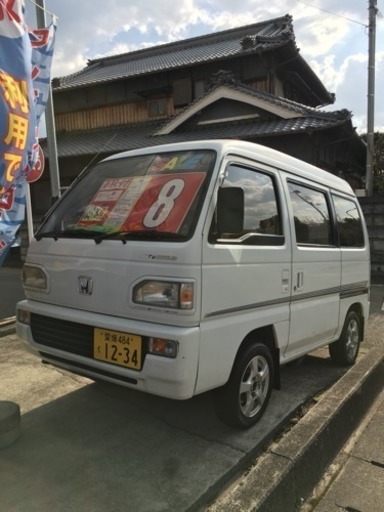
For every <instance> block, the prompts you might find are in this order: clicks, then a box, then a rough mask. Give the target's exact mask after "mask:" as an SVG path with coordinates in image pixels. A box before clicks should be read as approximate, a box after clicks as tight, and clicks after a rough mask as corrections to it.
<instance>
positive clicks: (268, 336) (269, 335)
mask: <svg viewBox="0 0 384 512" xmlns="http://www.w3.org/2000/svg"><path fill="white" fill-rule="evenodd" d="M254 343H262V344H263V345H265V346H266V347H267V348H269V350H270V352H271V354H272V359H273V366H274V381H273V384H274V387H275V389H280V387H281V382H280V349H279V348H278V345H277V341H276V332H275V329H274V326H273V325H266V326H264V327H258V328H257V329H254V330H253V331H251V332H249V333H248V334H247V335H246V336H245V338H244V339H243V341H242V342H241V343H240V346H239V348H238V351H237V354H236V357H235V360H234V362H233V364H235V362H236V360H237V359H238V357H239V356H240V354H242V352H244V350H246V349H247V348H248V347H249V346H250V345H253V344H254Z"/></svg>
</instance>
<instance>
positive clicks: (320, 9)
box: [296, 0, 368, 28]
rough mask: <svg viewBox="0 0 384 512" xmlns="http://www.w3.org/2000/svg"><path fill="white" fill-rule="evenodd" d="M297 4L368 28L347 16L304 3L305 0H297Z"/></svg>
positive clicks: (366, 26)
mask: <svg viewBox="0 0 384 512" xmlns="http://www.w3.org/2000/svg"><path fill="white" fill-rule="evenodd" d="M296 2H300V3H301V4H304V5H306V6H307V7H313V8H314V9H317V10H318V11H323V12H326V13H327V14H331V15H332V16H338V17H339V18H343V19H344V20H346V21H350V22H351V23H356V25H361V26H362V27H364V28H368V25H366V24H364V23H361V21H357V20H353V19H351V18H347V17H346V16H343V15H342V14H337V13H336V12H332V11H327V9H322V8H321V7H317V6H316V5H311V4H308V3H307V2H303V0H296Z"/></svg>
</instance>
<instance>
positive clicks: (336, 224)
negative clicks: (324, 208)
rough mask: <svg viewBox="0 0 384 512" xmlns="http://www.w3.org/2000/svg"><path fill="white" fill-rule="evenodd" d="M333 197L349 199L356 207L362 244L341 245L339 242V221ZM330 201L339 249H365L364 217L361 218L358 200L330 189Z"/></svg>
mask: <svg viewBox="0 0 384 512" xmlns="http://www.w3.org/2000/svg"><path fill="white" fill-rule="evenodd" d="M334 197H337V198H339V199H343V200H344V201H349V202H350V203H352V204H353V205H354V206H355V207H356V210H357V212H358V214H359V221H360V228H361V235H362V245H342V243H341V236H340V228H339V221H338V218H337V211H336V205H335V202H334ZM331 201H332V207H333V210H334V216H335V227H336V231H337V241H338V246H339V247H340V249H352V250H356V249H365V247H366V239H365V234H364V219H363V215H362V212H361V209H360V208H359V203H358V200H357V199H354V198H352V197H346V196H343V195H342V194H341V193H338V192H334V191H332V192H331Z"/></svg>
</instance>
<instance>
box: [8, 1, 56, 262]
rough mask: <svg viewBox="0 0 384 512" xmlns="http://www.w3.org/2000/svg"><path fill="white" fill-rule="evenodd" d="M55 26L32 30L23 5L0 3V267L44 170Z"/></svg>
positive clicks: (21, 3)
mask: <svg viewBox="0 0 384 512" xmlns="http://www.w3.org/2000/svg"><path fill="white" fill-rule="evenodd" d="M55 30H56V25H55V23H54V22H53V23H52V24H51V26H50V27H48V28H45V29H37V30H30V29H29V28H28V27H27V25H26V24H25V22H24V2H23V0H0V265H2V264H3V262H4V260H5V257H6V255H7V253H8V250H9V248H10V247H11V246H12V244H14V242H15V239H16V236H17V231H18V230H19V228H20V226H21V224H22V223H23V221H24V218H25V205H26V191H27V182H28V176H29V175H31V174H33V171H34V168H35V167H36V166H39V165H41V162H39V155H40V158H41V151H39V144H38V131H37V128H38V123H39V120H40V118H41V116H42V114H43V112H44V110H45V106H46V103H47V98H48V94H49V86H50V69H51V61H52V55H53V45H54V35H55Z"/></svg>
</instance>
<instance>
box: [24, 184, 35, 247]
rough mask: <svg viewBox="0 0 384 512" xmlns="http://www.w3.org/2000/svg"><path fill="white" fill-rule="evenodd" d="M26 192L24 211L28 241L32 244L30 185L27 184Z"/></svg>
mask: <svg viewBox="0 0 384 512" xmlns="http://www.w3.org/2000/svg"><path fill="white" fill-rule="evenodd" d="M26 188H27V190H26V193H25V199H26V210H27V212H26V213H27V225H28V241H29V243H31V242H32V239H33V236H34V232H33V216H32V202H31V189H30V184H29V183H27V187H26Z"/></svg>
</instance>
